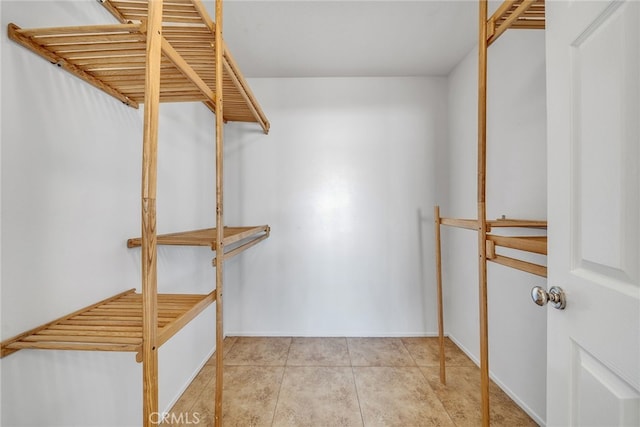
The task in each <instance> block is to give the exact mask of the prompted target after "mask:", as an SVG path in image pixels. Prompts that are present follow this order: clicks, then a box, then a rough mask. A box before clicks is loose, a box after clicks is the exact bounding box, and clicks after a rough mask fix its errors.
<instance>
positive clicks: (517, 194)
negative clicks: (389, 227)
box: [441, 30, 546, 422]
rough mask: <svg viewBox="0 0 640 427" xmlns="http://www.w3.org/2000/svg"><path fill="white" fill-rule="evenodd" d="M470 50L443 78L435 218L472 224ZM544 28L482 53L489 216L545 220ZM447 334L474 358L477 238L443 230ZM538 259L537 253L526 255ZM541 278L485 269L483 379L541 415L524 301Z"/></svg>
mask: <svg viewBox="0 0 640 427" xmlns="http://www.w3.org/2000/svg"><path fill="white" fill-rule="evenodd" d="M477 61H478V60H477V49H476V50H474V51H472V52H470V53H469V55H467V57H465V58H464V59H463V61H462V62H461V63H460V64H459V65H458V66H457V67H456V68H455V69H454V70H453V71H452V73H451V74H450V75H449V95H448V96H449V98H448V99H449V110H448V112H449V143H448V150H449V151H448V159H449V163H448V166H449V167H448V177H449V179H448V181H447V184H448V189H447V190H448V191H447V193H448V199H447V200H446V201H445V202H444V206H443V208H442V212H441V214H442V215H443V216H449V217H462V218H476V217H477V212H476V200H477V199H476V172H477V166H476V152H477V149H476V144H477V140H476V135H477ZM544 67H545V63H544V32H540V31H520V30H519V31H511V32H508V33H507V34H505V35H503V36H502V37H501V38H500V39H499V40H498V41H497V42H496V43H495V44H494V45H492V46H491V47H490V48H489V69H488V123H487V136H488V148H487V152H488V154H487V169H488V172H487V196H486V199H487V218H489V219H492V218H498V217H500V216H501V215H506V216H507V217H511V218H526V219H544V218H546V104H545V103H546V100H545V68H544ZM442 239H443V268H444V273H443V274H444V282H445V309H446V311H445V323H446V324H445V328H446V330H447V331H448V333H449V334H450V336H451V338H452V339H453V340H454V341H456V342H457V343H458V344H459V345H460V346H462V347H463V348H464V349H465V350H466V351H467V352H468V353H469V354H470V355H471V356H472V357H473V358H475V359H476V360H478V358H479V338H478V337H479V335H478V330H479V328H478V273H477V271H478V270H477V268H478V267H477V237H476V233H474V232H472V231H468V230H463V229H453V228H447V227H445V228H443V235H442ZM527 258H528V259H530V260H532V261H536V262H544V259H539V257H536V258H534V257H527ZM545 282H546V280H545V279H543V278H541V277H537V276H534V275H530V274H528V273H524V272H519V271H517V270H513V269H509V268H506V267H503V266H500V265H497V264H489V270H488V283H489V285H488V287H489V290H488V295H489V353H490V354H489V363H490V369H491V374H492V376H493V378H494V380H495V381H496V382H498V383H499V384H500V385H501V386H502V387H503V389H505V391H507V392H508V393H509V394H510V395H511V396H512V397H513V398H514V399H515V400H516V401H517V402H518V403H520V404H521V406H523V407H524V409H525V410H527V412H528V413H529V414H530V415H531V416H533V417H534V419H535V420H536V421H538V422H543V421H544V419H545V412H546V409H545V408H546V403H545V376H546V344H545V343H546V341H545V340H546V338H545V337H546V310H545V309H541V308H540V307H538V306H536V305H535V304H533V302H532V301H531V298H530V296H529V291H530V289H531V288H532V287H533V286H535V285H542V286H544V285H545Z"/></svg>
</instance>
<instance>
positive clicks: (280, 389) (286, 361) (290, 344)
mask: <svg viewBox="0 0 640 427" xmlns="http://www.w3.org/2000/svg"><path fill="white" fill-rule="evenodd" d="M292 345H293V337H289V347H288V348H287V357H286V358H285V359H284V365H283V366H282V376H281V377H280V386H279V387H278V394H277V395H276V404H275V406H274V407H273V415H272V416H271V425H272V426H273V423H274V422H275V421H276V412H277V410H278V403H280V392H281V391H282V383H283V382H284V374H285V373H286V372H287V363H288V362H289V354H290V353H291V346H292Z"/></svg>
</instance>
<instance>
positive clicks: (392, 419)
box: [353, 367, 454, 427]
mask: <svg viewBox="0 0 640 427" xmlns="http://www.w3.org/2000/svg"><path fill="white" fill-rule="evenodd" d="M353 371H354V375H355V380H356V389H357V391H358V397H359V400H360V408H361V411H362V418H363V419H364V424H365V425H366V426H368V427H374V426H398V427H406V426H453V425H454V424H453V422H452V421H451V419H450V418H449V415H448V414H447V412H446V411H445V409H444V407H443V406H442V403H441V402H440V401H439V400H438V397H437V396H436V394H435V393H434V392H433V390H432V389H431V387H430V386H429V383H428V382H427V380H426V379H425V378H424V376H423V375H422V372H421V371H420V368H418V367H354V368H353Z"/></svg>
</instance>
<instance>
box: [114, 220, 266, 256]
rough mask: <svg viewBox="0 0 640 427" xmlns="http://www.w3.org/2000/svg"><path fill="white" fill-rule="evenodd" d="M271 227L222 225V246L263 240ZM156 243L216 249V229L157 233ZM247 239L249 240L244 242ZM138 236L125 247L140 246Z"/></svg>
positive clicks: (128, 241)
mask: <svg viewBox="0 0 640 427" xmlns="http://www.w3.org/2000/svg"><path fill="white" fill-rule="evenodd" d="M270 232H271V229H270V228H269V226H268V225H258V226H252V227H224V240H223V244H224V246H230V245H233V244H235V243H241V244H242V245H241V246H242V247H244V246H245V245H247V244H249V243H251V242H253V241H254V240H258V239H260V240H263V239H265V238H267V237H269V233H270ZM157 240H158V245H176V246H209V247H210V248H211V250H215V249H216V229H215V228H204V229H201V230H191V231H183V232H178V233H170V234H159V235H158V237H157ZM246 240H249V242H246ZM141 243H142V240H141V238H140V237H136V238H133V239H129V240H127V247H129V248H135V247H138V246H140V245H141Z"/></svg>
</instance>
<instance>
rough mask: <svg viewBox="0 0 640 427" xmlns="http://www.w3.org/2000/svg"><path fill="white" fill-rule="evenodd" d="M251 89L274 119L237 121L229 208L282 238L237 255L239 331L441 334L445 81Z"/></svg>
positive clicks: (257, 85) (309, 82) (276, 82)
mask: <svg viewBox="0 0 640 427" xmlns="http://www.w3.org/2000/svg"><path fill="white" fill-rule="evenodd" d="M251 84H252V87H253V89H254V91H255V92H256V94H257V96H258V98H259V99H260V101H261V103H262V105H263V107H264V109H265V111H266V112H267V114H268V116H269V118H270V120H271V123H272V128H271V132H270V135H269V136H268V137H267V139H266V140H264V137H263V136H261V135H259V134H258V133H257V132H253V133H251V132H246V131H244V130H243V129H244V128H246V126H243V125H234V124H230V125H228V126H227V133H226V134H227V136H229V135H231V136H232V137H233V138H232V139H233V141H234V142H233V143H231V144H228V151H227V153H228V155H227V158H226V160H225V162H226V163H225V168H226V169H225V174H226V175H227V176H228V177H229V178H230V179H229V180H228V182H229V183H230V186H231V187H228V188H227V193H226V214H227V219H228V223H229V224H233V223H234V222H237V223H245V224H260V223H268V224H269V225H270V226H271V227H272V236H271V237H270V238H269V239H268V240H267V241H265V242H264V243H262V244H261V245H260V246H258V247H256V248H252V249H250V250H249V251H248V252H246V253H245V254H243V255H242V256H240V257H238V258H235V259H232V260H231V261H230V262H228V264H227V265H228V266H229V269H228V270H227V271H228V273H229V275H233V276H230V278H229V280H228V281H227V286H226V304H227V305H226V311H225V317H226V320H227V332H228V333H230V334H241V335H301V336H334V335H339V336H345V335H346V336H393V335H424V334H434V333H435V332H436V331H437V325H436V317H435V291H434V289H435V288H434V286H433V278H434V269H433V249H432V248H433V227H432V209H433V204H434V202H435V191H436V189H435V176H436V170H437V167H438V165H437V159H436V147H437V146H438V145H439V144H443V143H444V142H445V139H446V79H444V78H426V77H425V78H330V79H322V78H305V79H252V80H251ZM236 141H237V142H236Z"/></svg>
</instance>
